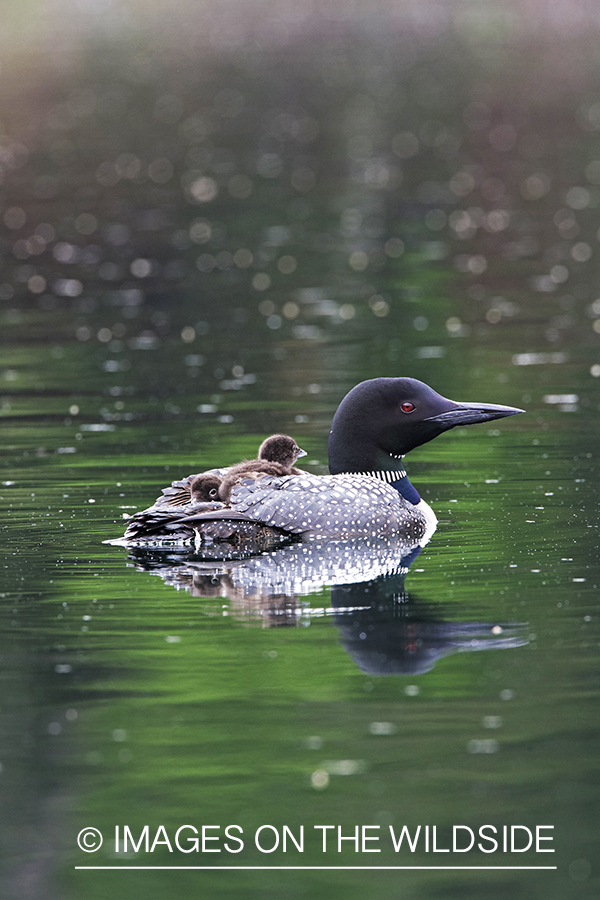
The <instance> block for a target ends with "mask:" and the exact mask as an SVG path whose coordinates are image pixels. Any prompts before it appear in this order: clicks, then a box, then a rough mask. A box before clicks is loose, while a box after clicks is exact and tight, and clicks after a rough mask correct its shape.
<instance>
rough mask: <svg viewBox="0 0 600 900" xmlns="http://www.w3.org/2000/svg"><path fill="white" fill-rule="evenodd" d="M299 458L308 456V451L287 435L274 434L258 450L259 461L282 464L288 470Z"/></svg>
mask: <svg viewBox="0 0 600 900" xmlns="http://www.w3.org/2000/svg"><path fill="white" fill-rule="evenodd" d="M299 456H306V450H301V449H300V447H299V446H298V444H297V443H296V441H295V440H294V438H292V437H289V435H287V434H272V435H271V437H268V438H267V439H266V440H264V441H263V442H262V444H261V445H260V447H259V449H258V458H259V459H265V460H267V461H268V462H276V463H281V465H282V466H285V467H286V468H291V467H292V466H293V465H294V463H295V462H296V460H297V459H298V457H299Z"/></svg>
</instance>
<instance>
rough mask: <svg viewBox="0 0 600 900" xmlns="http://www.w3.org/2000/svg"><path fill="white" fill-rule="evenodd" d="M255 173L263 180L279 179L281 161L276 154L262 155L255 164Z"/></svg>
mask: <svg viewBox="0 0 600 900" xmlns="http://www.w3.org/2000/svg"><path fill="white" fill-rule="evenodd" d="M256 171H257V173H258V174H259V175H262V177H263V178H279V176H280V175H281V173H282V171H283V160H282V159H281V157H280V156H279V154H278V153H263V154H262V156H259V158H258V160H257V162H256Z"/></svg>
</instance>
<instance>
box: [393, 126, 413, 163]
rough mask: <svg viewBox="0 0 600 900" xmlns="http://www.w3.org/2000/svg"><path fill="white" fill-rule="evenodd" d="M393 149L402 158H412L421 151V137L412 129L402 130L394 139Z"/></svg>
mask: <svg viewBox="0 0 600 900" xmlns="http://www.w3.org/2000/svg"><path fill="white" fill-rule="evenodd" d="M392 150H393V151H394V153H395V154H396V156H399V157H400V159H410V158H411V157H412V156H416V155H417V153H418V152H419V139H418V137H417V136H416V134H413V132H412V131H401V132H399V133H398V134H395V135H394V137H393V139H392Z"/></svg>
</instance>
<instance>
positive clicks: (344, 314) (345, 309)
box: [338, 303, 356, 320]
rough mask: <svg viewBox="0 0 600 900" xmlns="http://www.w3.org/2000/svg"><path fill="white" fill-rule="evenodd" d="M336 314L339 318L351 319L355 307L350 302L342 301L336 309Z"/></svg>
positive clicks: (354, 312)
mask: <svg viewBox="0 0 600 900" xmlns="http://www.w3.org/2000/svg"><path fill="white" fill-rule="evenodd" d="M338 314H339V317H340V319H344V320H347V319H353V318H354V316H355V314H356V309H355V308H354V305H353V304H352V303H342V305H341V306H340V308H339V310H338Z"/></svg>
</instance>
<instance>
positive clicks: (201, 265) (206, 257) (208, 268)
mask: <svg viewBox="0 0 600 900" xmlns="http://www.w3.org/2000/svg"><path fill="white" fill-rule="evenodd" d="M215 264H216V260H215V258H214V256H212V255H211V254H210V253H202V254H201V256H199V257H198V259H197V260H196V268H197V269H198V270H199V271H200V272H212V270H213V269H214V267H215Z"/></svg>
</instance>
